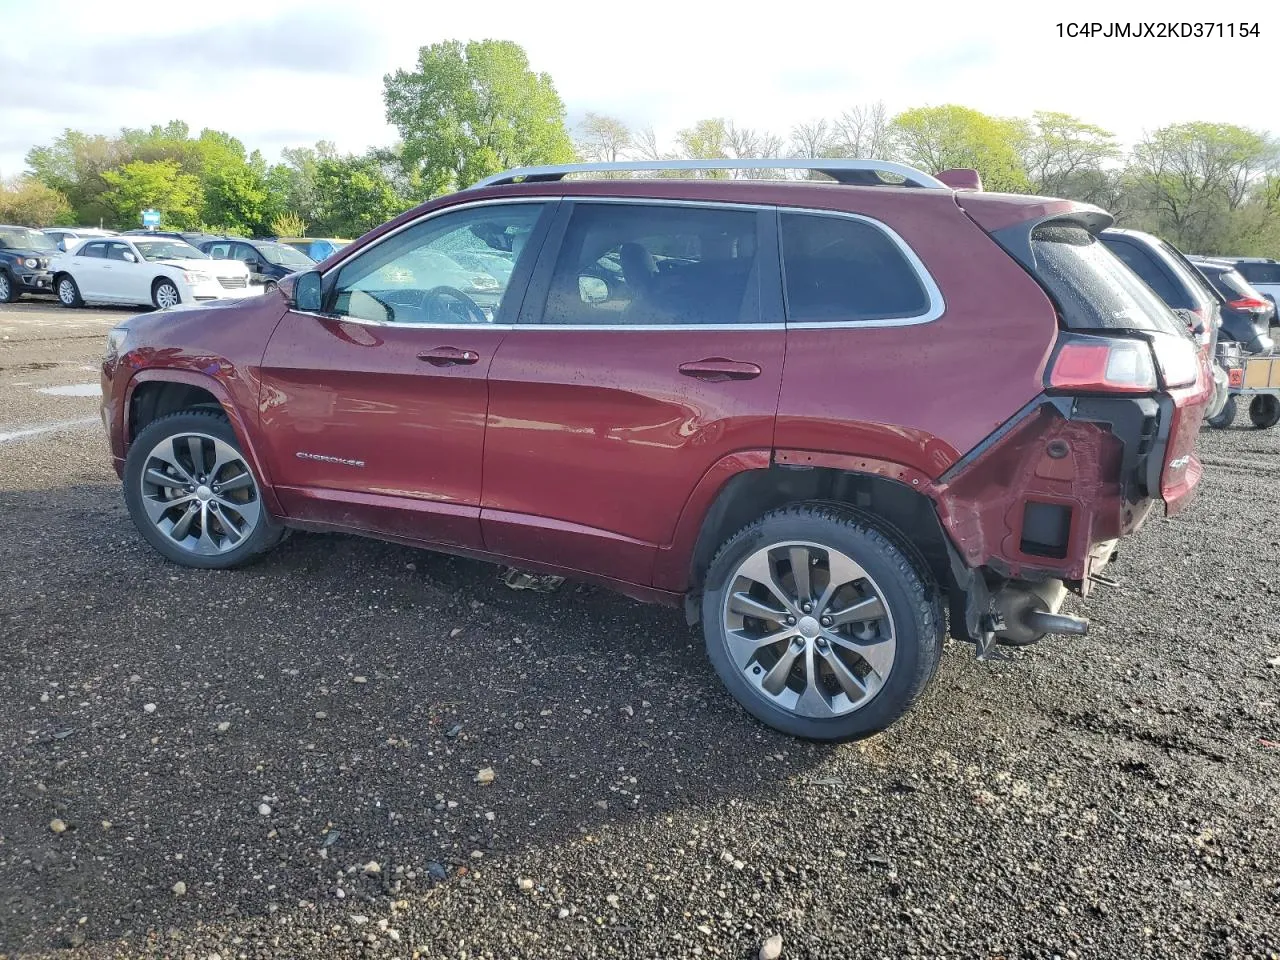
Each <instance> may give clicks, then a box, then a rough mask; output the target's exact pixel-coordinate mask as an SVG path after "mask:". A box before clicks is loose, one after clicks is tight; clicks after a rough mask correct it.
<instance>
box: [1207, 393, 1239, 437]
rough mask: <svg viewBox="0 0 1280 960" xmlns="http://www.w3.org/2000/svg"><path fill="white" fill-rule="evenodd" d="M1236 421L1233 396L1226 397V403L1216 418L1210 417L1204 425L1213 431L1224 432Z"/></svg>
mask: <svg viewBox="0 0 1280 960" xmlns="http://www.w3.org/2000/svg"><path fill="white" fill-rule="evenodd" d="M1235 421H1236V398H1235V395H1234V394H1232V395H1231V396H1229V397H1227V402H1226V403H1224V404H1223V405H1222V409H1221V410H1219V411H1218V415H1217V416H1216V417H1210V418H1209V419H1208V420H1206V421H1205V423H1207V424H1209V426H1211V427H1213V428H1214V429H1215V430H1225V429H1227V427H1229V426H1231V424H1233V423H1235Z"/></svg>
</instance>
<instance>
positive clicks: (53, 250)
mask: <svg viewBox="0 0 1280 960" xmlns="http://www.w3.org/2000/svg"><path fill="white" fill-rule="evenodd" d="M57 252H58V248H57V247H56V246H54V243H53V241H52V240H50V239H49V238H48V237H46V236H45V235H44V234H43V233H41V232H40V231H39V230H31V229H29V228H28V227H10V226H5V225H4V224H0V303H10V302H11V301H13V300H17V299H18V298H19V297H20V296H22V295H23V294H24V293H49V292H50V291H51V290H52V289H53V278H52V277H51V275H50V273H49V259H50V258H51V257H53V256H55V255H56V254H57Z"/></svg>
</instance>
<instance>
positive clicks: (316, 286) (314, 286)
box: [293, 270, 322, 313]
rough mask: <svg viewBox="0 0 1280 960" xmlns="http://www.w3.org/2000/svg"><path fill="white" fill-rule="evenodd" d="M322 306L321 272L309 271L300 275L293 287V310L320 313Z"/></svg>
mask: <svg viewBox="0 0 1280 960" xmlns="http://www.w3.org/2000/svg"><path fill="white" fill-rule="evenodd" d="M321 306H322V304H321V297H320V271H319V270H308V271H307V272H306V273H300V274H298V279H297V280H296V281H295V282H294V285H293V308H294V309H295V310H303V311H305V312H307V313H319V312H320V307H321Z"/></svg>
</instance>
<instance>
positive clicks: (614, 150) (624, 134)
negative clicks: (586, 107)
mask: <svg viewBox="0 0 1280 960" xmlns="http://www.w3.org/2000/svg"><path fill="white" fill-rule="evenodd" d="M577 132H578V137H577V139H576V140H575V142H574V145H575V146H576V147H577V149H578V155H579V156H580V157H582V159H583V160H586V161H589V162H592V163H616V162H618V161H619V160H622V159H624V158H625V156H626V153H627V151H628V150H630V149H631V146H632V143H633V141H634V137H633V136H632V134H631V130H630V129H628V127H627V125H626V124H625V123H623V122H622V121H621V120H619V119H618V118H617V117H610V116H606V115H605V114H603V113H588V114H587V115H586V116H585V117H583V118H582V122H581V123H579V124H578V131H577Z"/></svg>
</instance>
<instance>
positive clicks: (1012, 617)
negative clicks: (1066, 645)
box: [995, 580, 1089, 647]
mask: <svg viewBox="0 0 1280 960" xmlns="http://www.w3.org/2000/svg"><path fill="white" fill-rule="evenodd" d="M1066 596H1067V588H1066V585H1065V584H1063V582H1062V581H1061V580H1045V581H1043V582H1040V583H1027V582H1019V583H1011V584H1006V585H1005V586H1004V587H1003V588H1002V589H1001V590H1000V592H999V593H997V594H996V596H995V606H996V610H997V611H998V612H999V613H1000V616H1001V618H1002V619H1003V620H1004V623H1005V628H1004V629H1003V630H1000V631H998V632H997V633H996V639H997V640H998V641H999V642H1000V643H1004V644H1009V645H1012V646H1016V647H1023V646H1027V645H1028V644H1032V643H1035V642H1037V641H1038V640H1040V639H1042V638H1043V637H1044V636H1045V635H1046V634H1050V633H1057V634H1065V635H1067V636H1072V637H1083V636H1085V635H1086V634H1087V633H1088V632H1089V621H1088V620H1085V619H1084V618H1083V617H1073V616H1071V615H1069V614H1065V613H1059V612H1058V610H1059V609H1060V608H1061V607H1062V601H1063V600H1064V599H1066Z"/></svg>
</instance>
